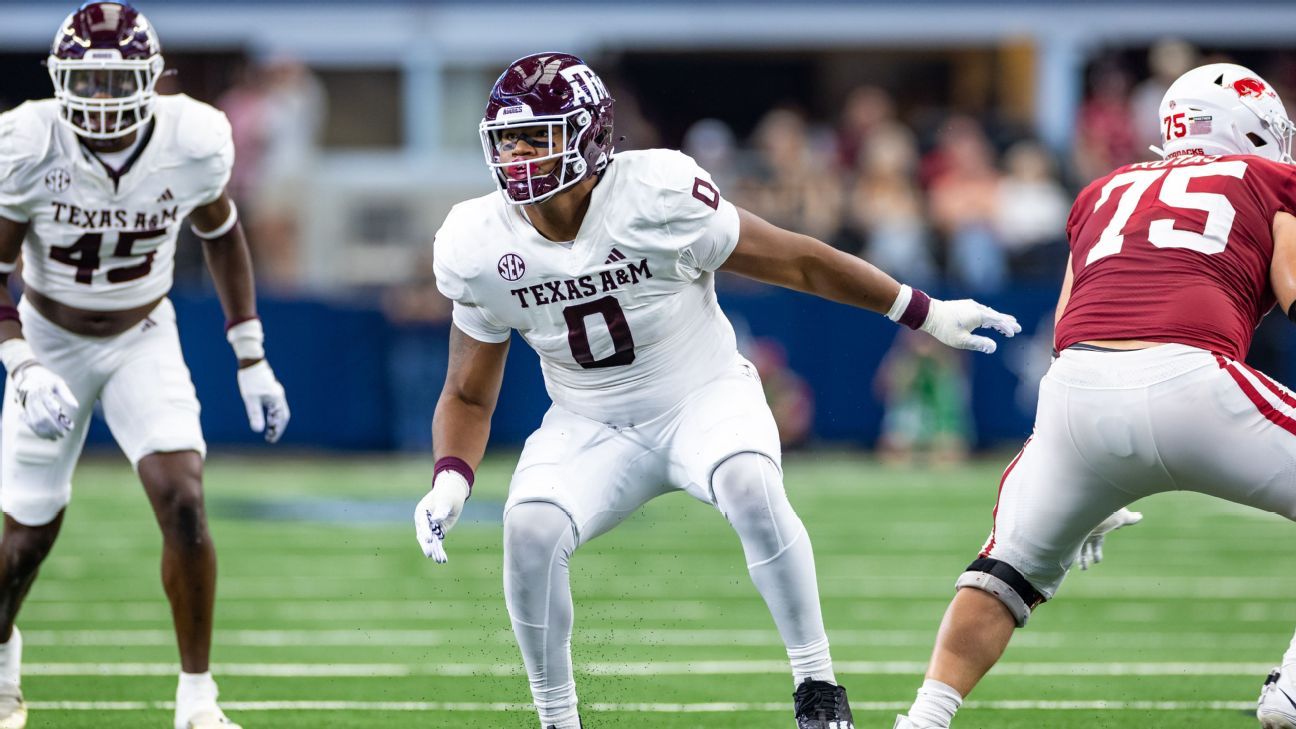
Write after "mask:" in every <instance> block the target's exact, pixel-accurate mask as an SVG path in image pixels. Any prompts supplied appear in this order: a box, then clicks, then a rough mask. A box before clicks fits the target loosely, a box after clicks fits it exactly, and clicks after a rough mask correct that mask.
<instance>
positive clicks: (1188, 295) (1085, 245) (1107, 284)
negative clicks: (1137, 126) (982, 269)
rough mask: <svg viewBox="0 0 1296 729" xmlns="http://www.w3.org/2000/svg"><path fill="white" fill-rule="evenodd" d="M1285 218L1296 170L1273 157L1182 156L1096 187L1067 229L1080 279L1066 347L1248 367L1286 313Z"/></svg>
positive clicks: (1126, 170)
mask: <svg viewBox="0 0 1296 729" xmlns="http://www.w3.org/2000/svg"><path fill="white" fill-rule="evenodd" d="M1279 212H1288V213H1292V214H1296V167H1293V166H1291V165H1286V164H1281V163H1278V162H1273V161H1270V160H1267V159H1265V158H1263V157H1256V156H1251V155H1229V156H1222V157H1220V156H1181V157H1171V158H1168V159H1165V160H1159V161H1156V162H1142V163H1139V164H1133V165H1127V166H1125V167H1121V168H1118V169H1117V170H1115V171H1114V172H1112V173H1111V174H1110V175H1107V176H1106V177H1103V178H1101V179H1098V180H1096V181H1094V182H1093V183H1091V184H1090V185H1089V186H1088V187H1086V188H1085V190H1084V191H1083V192H1081V193H1080V195H1079V197H1077V198H1076V202H1075V206H1074V207H1073V208H1072V210H1071V217H1070V218H1069V220H1068V221H1067V237H1068V239H1069V240H1070V242H1071V273H1072V275H1073V277H1074V278H1073V283H1072V289H1071V298H1070V300H1069V301H1068V303H1067V306H1066V310H1065V311H1064V312H1063V314H1062V318H1061V319H1060V320H1059V321H1058V326H1057V333H1056V342H1055V343H1056V345H1057V349H1058V351H1061V350H1063V349H1066V348H1067V347H1069V346H1071V345H1072V344H1075V343H1077V342H1082V341H1086V340H1103V339H1108V340H1110V339H1142V340H1147V341H1153V342H1177V343H1180V344H1187V345H1190V346H1193V347H1198V348H1200V349H1205V350H1208V351H1211V352H1217V353H1219V354H1224V355H1227V356H1229V357H1231V358H1233V359H1236V360H1243V359H1245V358H1246V353H1247V350H1248V349H1249V348H1250V346H1251V336H1252V334H1253V333H1254V332H1255V328H1256V326H1257V325H1258V324H1259V323H1260V319H1262V318H1263V317H1264V315H1265V314H1266V313H1268V311H1269V309H1271V308H1272V307H1273V305H1274V294H1273V289H1272V287H1271V285H1270V279H1269V268H1270V264H1271V262H1272V261H1273V251H1274V242H1273V220H1274V216H1275V215H1276V214H1277V213H1279Z"/></svg>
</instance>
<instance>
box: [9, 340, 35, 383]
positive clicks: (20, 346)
mask: <svg viewBox="0 0 1296 729" xmlns="http://www.w3.org/2000/svg"><path fill="white" fill-rule="evenodd" d="M35 359H36V355H35V354H34V353H33V352H32V348H31V345H30V344H28V343H27V340H26V339H23V338H21V337H16V338H14V339H6V340H4V341H3V342H0V362H3V363H4V368H5V371H6V372H8V373H9V374H11V375H12V374H13V373H14V371H15V370H17V369H18V368H19V367H21V366H23V365H25V364H27V363H28V362H32V361H34V360H35Z"/></svg>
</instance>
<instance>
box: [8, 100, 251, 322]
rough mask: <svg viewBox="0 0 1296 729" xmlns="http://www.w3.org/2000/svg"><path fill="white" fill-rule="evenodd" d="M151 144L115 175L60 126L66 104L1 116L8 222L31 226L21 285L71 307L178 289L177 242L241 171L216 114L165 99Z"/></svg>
mask: <svg viewBox="0 0 1296 729" xmlns="http://www.w3.org/2000/svg"><path fill="white" fill-rule="evenodd" d="M154 104H155V107H154V117H153V119H154V121H153V124H152V126H151V127H148V128H145V129H142V130H141V131H140V134H143V135H145V139H144V141H143V144H142V145H141V146H140V147H139V148H138V149H137V151H136V153H135V155H134V157H133V162H132V163H128V165H127V167H126V169H125V171H124V172H123V173H122V174H121V175H120V177H116V178H115V177H114V175H113V174H112V173H109V171H108V170H107V169H106V168H105V167H104V166H103V165H102V164H101V163H100V162H99V161H98V160H97V159H96V158H95V157H93V156H92V155H91V154H90V153H89V152H88V151H87V150H86V149H85V147H83V146H82V145H81V143H80V141H79V140H78V138H77V135H76V133H74V132H73V131H72V130H71V129H69V128H68V127H67V126H66V125H64V124H62V123H60V122H59V120H58V114H59V108H58V102H56V101H54V100H53V99H44V100H41V101H29V102H27V103H25V104H23V105H21V106H19V107H18V108H16V109H14V110H12V111H10V112H7V113H5V114H2V115H0V217H5V218H8V219H10V220H13V221H17V222H19V223H28V222H30V224H31V225H30V228H28V231H27V238H26V240H25V241H24V244H23V282H24V283H25V284H26V285H27V286H30V287H31V288H33V289H35V290H37V291H39V292H41V293H42V294H45V295H46V296H49V297H50V298H52V299H54V300H56V301H59V302H61V303H63V304H67V305H69V306H75V307H77V308H81V309H91V310H96V311H106V310H113V309H129V308H131V307H135V306H140V305H143V304H147V303H148V302H150V301H153V300H155V299H158V298H160V297H162V296H164V295H166V293H167V292H168V291H170V289H171V282H172V272H173V269H174V264H175V246H176V235H177V234H178V233H179V230H180V225H181V223H182V222H183V221H184V219H185V218H187V217H188V216H189V213H190V212H191V211H192V210H193V209H194V208H195V207H198V206H201V205H205V204H207V203H210V202H213V201H215V200H216V199H217V198H218V197H220V194H221V192H222V191H223V190H224V189H225V183H226V182H228V181H229V176H230V170H231V168H232V166H233V164H234V145H233V141H232V139H231V136H230V126H229V122H228V120H226V118H225V115H224V114H223V113H221V112H220V111H218V110H216V109H214V108H212V107H210V106H208V105H207V104H204V103H202V102H199V101H195V100H194V99H191V98H189V97H188V96H184V95H174V96H159V97H157V99H156V101H154Z"/></svg>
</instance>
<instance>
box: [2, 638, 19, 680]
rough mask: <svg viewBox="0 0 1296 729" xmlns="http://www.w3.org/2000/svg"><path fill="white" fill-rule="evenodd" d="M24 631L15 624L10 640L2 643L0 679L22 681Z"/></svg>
mask: <svg viewBox="0 0 1296 729" xmlns="http://www.w3.org/2000/svg"><path fill="white" fill-rule="evenodd" d="M22 645H23V644H22V633H19V632H18V626H17V625H15V626H14V629H13V635H12V636H10V637H9V642H7V643H0V681H7V682H8V683H12V684H14V685H17V684H19V683H20V682H21V681H22Z"/></svg>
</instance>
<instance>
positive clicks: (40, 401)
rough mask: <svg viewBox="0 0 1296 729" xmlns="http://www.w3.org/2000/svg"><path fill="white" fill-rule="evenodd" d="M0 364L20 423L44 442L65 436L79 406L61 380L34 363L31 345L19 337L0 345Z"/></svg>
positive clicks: (42, 366)
mask: <svg viewBox="0 0 1296 729" xmlns="http://www.w3.org/2000/svg"><path fill="white" fill-rule="evenodd" d="M0 362H3V363H4V367H5V370H6V371H7V372H8V373H9V382H10V383H12V385H13V390H14V393H13V394H14V397H15V399H16V400H17V401H18V405H19V407H21V408H22V414H21V416H20V418H21V420H22V422H23V423H24V424H25V425H26V426H27V427H28V428H31V429H32V432H34V433H35V434H36V435H38V436H40V437H42V438H44V439H46V440H58V439H59V438H62V437H63V436H65V435H67V433H68V431H70V430H72V423H73V420H74V419H75V418H76V412H77V408H78V407H80V404H79V403H77V399H76V398H75V397H73V395H72V390H71V389H69V388H68V386H67V383H66V382H64V381H63V378H62V377H59V376H58V375H56V374H54V373H53V372H51V371H50V370H49V369H48V368H46V367H45V366H44V365H42V364H41V363H40V362H38V361H36V355H35V353H33V352H32V349H31V346H30V345H28V344H27V340H25V339H23V338H22V337H14V338H11V339H6V340H5V341H4V342H0Z"/></svg>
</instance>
